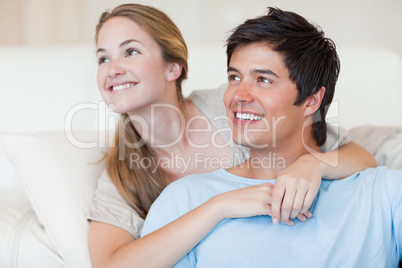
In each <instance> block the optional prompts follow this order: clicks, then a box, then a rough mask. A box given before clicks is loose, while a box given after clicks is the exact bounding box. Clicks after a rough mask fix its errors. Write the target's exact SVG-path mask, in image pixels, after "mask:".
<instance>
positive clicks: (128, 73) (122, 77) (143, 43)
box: [96, 17, 169, 114]
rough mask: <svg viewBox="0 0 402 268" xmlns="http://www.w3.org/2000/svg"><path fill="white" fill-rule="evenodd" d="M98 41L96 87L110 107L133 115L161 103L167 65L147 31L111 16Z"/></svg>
mask: <svg viewBox="0 0 402 268" xmlns="http://www.w3.org/2000/svg"><path fill="white" fill-rule="evenodd" d="M97 41H98V43H97V53H96V56H97V59H98V64H99V66H98V75H97V81H98V87H99V90H100V93H101V95H102V97H103V99H104V100H105V102H106V103H107V104H108V105H109V107H112V108H114V111H115V112H117V113H129V114H132V113H135V112H136V113H138V112H141V109H147V110H149V106H150V105H151V104H153V103H158V102H163V99H164V98H165V97H166V96H165V95H166V94H165V93H166V92H165V89H166V83H167V82H168V68H169V64H167V63H166V62H165V61H164V60H163V58H162V54H161V49H160V47H159V45H158V44H157V43H156V42H155V40H154V39H153V38H152V37H151V36H150V35H149V34H148V32H147V31H145V30H144V29H143V28H142V27H141V26H140V25H138V24H137V23H135V22H133V21H132V20H131V19H129V18H125V17H113V18H111V19H108V20H107V21H106V22H105V23H104V24H103V26H102V28H101V29H100V32H99V35H98V40H97Z"/></svg>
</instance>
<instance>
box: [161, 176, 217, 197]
mask: <svg viewBox="0 0 402 268" xmlns="http://www.w3.org/2000/svg"><path fill="white" fill-rule="evenodd" d="M220 179H222V171H221V170H215V171H212V172H208V173H201V174H191V175H187V176H185V177H183V178H181V179H178V180H176V181H174V182H172V183H170V184H169V185H168V186H167V187H166V188H165V189H164V190H163V191H162V193H161V196H165V195H168V196H172V195H180V196H183V194H184V193H190V192H198V191H201V189H203V188H208V187H210V185H213V184H214V183H215V182H216V181H217V180H220Z"/></svg>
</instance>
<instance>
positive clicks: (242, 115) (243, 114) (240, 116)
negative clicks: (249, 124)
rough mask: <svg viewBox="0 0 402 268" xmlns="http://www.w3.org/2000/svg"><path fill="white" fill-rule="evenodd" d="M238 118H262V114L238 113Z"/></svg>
mask: <svg viewBox="0 0 402 268" xmlns="http://www.w3.org/2000/svg"><path fill="white" fill-rule="evenodd" d="M236 118H237V119H240V120H254V121H257V120H261V118H262V117H261V116H258V115H255V114H249V113H236Z"/></svg>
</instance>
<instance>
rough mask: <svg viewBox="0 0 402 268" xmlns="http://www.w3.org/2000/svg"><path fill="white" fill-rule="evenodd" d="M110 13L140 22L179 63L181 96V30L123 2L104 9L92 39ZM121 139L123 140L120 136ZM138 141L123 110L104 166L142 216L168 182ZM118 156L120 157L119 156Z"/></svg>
mask: <svg viewBox="0 0 402 268" xmlns="http://www.w3.org/2000/svg"><path fill="white" fill-rule="evenodd" d="M113 17H125V18H128V19H131V20H132V21H134V22H135V23H137V24H139V25H140V26H142V27H143V28H144V29H145V30H146V31H147V32H148V33H149V34H150V36H151V37H152V38H153V39H154V40H155V41H156V42H157V44H158V45H159V47H160V48H161V53H162V57H163V59H164V60H165V62H175V63H178V64H180V65H181V66H182V73H181V75H180V77H179V78H178V79H177V80H176V92H177V96H178V99H179V101H180V102H181V101H182V100H183V95H182V89H181V83H182V81H183V80H184V79H186V78H187V71H188V65H187V46H186V43H185V42H184V39H183V37H182V35H181V33H180V30H179V29H178V28H177V26H176V25H175V24H174V23H173V21H172V20H171V19H170V18H169V17H168V16H167V15H166V14H165V13H163V12H162V11H160V10H158V9H155V8H153V7H149V6H143V5H139V4H124V5H120V6H118V7H116V8H115V9H113V10H112V11H110V12H104V13H103V14H102V15H101V17H100V19H99V23H98V25H97V26H96V35H95V42H97V41H98V36H99V31H100V29H101V28H102V26H103V24H104V23H105V22H106V21H107V20H108V19H110V18H113ZM123 139H124V140H123ZM140 143H141V136H140V135H139V133H138V132H137V131H136V129H135V128H134V126H133V124H132V123H131V122H130V119H129V116H128V115H127V114H123V115H122V117H121V118H120V121H119V126H118V128H117V130H116V133H115V145H116V146H114V147H111V148H109V150H108V152H107V153H106V155H105V158H106V170H107V173H108V175H109V177H110V178H111V180H112V181H113V183H114V184H115V186H116V188H117V190H118V191H119V193H120V194H121V196H122V197H123V198H124V199H125V200H126V202H127V203H128V204H129V205H130V206H131V207H132V208H133V209H134V210H135V211H137V212H138V214H139V215H140V216H141V217H142V218H145V217H146V215H147V213H148V210H149V208H150V206H151V204H152V203H153V202H154V201H155V199H156V198H157V197H158V195H159V194H160V192H161V191H162V190H163V188H165V187H166V185H167V179H168V178H167V173H166V172H165V171H163V170H162V169H160V168H159V167H158V166H157V161H155V158H154V154H153V152H152V148H151V147H149V146H148V145H147V144H143V145H142V146H132V145H135V144H140ZM133 156H135V158H136V159H147V161H146V162H147V165H146V166H141V165H138V163H137V164H135V165H132V163H130V159H132V157H133ZM119 158H120V159H119Z"/></svg>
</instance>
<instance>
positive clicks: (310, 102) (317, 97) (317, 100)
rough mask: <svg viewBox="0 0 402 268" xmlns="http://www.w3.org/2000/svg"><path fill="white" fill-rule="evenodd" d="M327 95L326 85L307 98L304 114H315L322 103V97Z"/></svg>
mask: <svg viewBox="0 0 402 268" xmlns="http://www.w3.org/2000/svg"><path fill="white" fill-rule="evenodd" d="M324 95H325V87H321V88H320V90H318V91H317V93H315V94H314V95H312V96H310V97H308V98H307V100H306V101H305V107H304V116H310V115H312V114H314V113H315V112H316V111H317V110H318V109H319V108H320V105H321V102H322V99H323V98H324Z"/></svg>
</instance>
